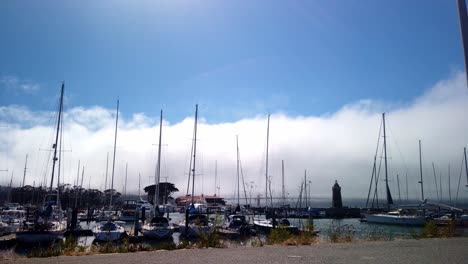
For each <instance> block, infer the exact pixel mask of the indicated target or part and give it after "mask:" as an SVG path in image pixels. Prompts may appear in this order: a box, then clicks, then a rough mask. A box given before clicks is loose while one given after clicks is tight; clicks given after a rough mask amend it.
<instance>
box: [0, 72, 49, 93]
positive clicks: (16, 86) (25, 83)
mask: <svg viewBox="0 0 468 264" xmlns="http://www.w3.org/2000/svg"><path fill="white" fill-rule="evenodd" d="M0 87H3V88H5V89H8V90H11V91H14V92H18V91H20V92H24V93H29V94H33V93H36V92H37V91H38V90H39V89H40V85H39V84H37V83H34V82H32V81H29V80H20V79H19V78H17V77H15V76H11V75H4V76H1V77H0Z"/></svg>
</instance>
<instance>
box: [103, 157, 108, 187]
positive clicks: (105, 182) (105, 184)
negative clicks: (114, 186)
mask: <svg viewBox="0 0 468 264" xmlns="http://www.w3.org/2000/svg"><path fill="white" fill-rule="evenodd" d="M108 172H109V151H108V152H107V159H106V180H105V181H104V191H106V190H107V175H108V174H109V173H108Z"/></svg>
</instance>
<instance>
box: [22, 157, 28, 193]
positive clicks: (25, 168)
mask: <svg viewBox="0 0 468 264" xmlns="http://www.w3.org/2000/svg"><path fill="white" fill-rule="evenodd" d="M27 168H28V154H26V161H25V162H24V174H23V184H22V185H21V187H24V181H25V180H26V170H27Z"/></svg>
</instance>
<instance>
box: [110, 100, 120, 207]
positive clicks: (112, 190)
mask: <svg viewBox="0 0 468 264" xmlns="http://www.w3.org/2000/svg"><path fill="white" fill-rule="evenodd" d="M118 124H119V99H117V111H116V118H115V133H114V135H115V136H114V157H113V158H112V180H111V189H110V199H109V207H112V196H113V195H114V173H115V152H116V149H117V126H118Z"/></svg>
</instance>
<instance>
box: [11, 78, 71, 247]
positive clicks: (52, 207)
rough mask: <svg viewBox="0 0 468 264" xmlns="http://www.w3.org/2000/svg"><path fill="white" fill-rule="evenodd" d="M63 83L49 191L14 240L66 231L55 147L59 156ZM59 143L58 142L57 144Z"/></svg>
mask: <svg viewBox="0 0 468 264" xmlns="http://www.w3.org/2000/svg"><path fill="white" fill-rule="evenodd" d="M64 90H65V83H62V88H61V90H60V103H59V111H58V117H57V130H56V134H55V143H54V145H53V146H52V148H53V149H54V158H53V160H52V177H51V180H50V188H49V193H48V194H47V195H46V197H45V202H44V204H43V208H41V209H39V210H37V212H36V215H35V220H34V222H32V223H31V222H27V223H26V225H24V226H23V231H19V232H16V240H18V241H19V242H24V243H37V242H49V241H54V240H60V239H63V236H64V234H65V231H66V227H67V221H66V220H65V218H64V214H63V211H62V209H61V206H60V180H59V177H60V164H61V158H60V159H59V158H58V157H57V149H58V152H59V156H61V147H62V133H61V132H62V131H63V125H62V122H63V118H62V117H63V94H64ZM59 143H60V144H59ZM56 161H59V164H58V170H57V171H58V176H57V186H58V188H57V192H56V193H53V188H52V187H53V183H54V176H55V163H56Z"/></svg>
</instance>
